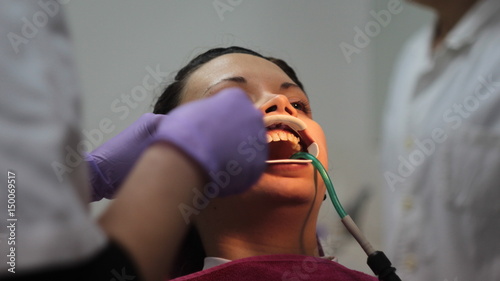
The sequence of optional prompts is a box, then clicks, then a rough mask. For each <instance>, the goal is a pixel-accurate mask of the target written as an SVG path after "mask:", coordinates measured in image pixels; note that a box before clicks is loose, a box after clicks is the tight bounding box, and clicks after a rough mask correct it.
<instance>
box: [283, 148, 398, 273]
mask: <svg viewBox="0 0 500 281" xmlns="http://www.w3.org/2000/svg"><path fill="white" fill-rule="evenodd" d="M290 158H291V159H307V160H312V164H313V166H314V168H315V169H316V170H317V171H318V172H319V174H320V175H321V178H323V181H324V182H325V185H326V190H327V191H328V195H329V196H330V200H331V201H332V203H333V206H334V207H335V210H336V211H337V213H338V214H339V216H340V219H341V221H342V223H343V224H344V226H345V227H346V228H347V230H348V231H349V233H351V235H352V236H353V237H354V239H356V241H358V243H359V245H360V246H361V248H363V250H364V251H365V253H366V254H367V255H368V259H367V264H368V266H369V267H370V268H371V269H372V271H373V273H375V275H377V277H378V279H379V280H382V281H401V279H400V278H399V277H398V275H397V274H396V268H394V267H393V266H392V264H391V262H390V261H389V259H388V258H387V256H386V255H385V254H384V252H382V251H376V250H375V249H374V248H373V246H372V245H371V244H370V242H368V240H367V239H366V237H365V236H364V235H363V233H362V232H361V230H360V229H359V228H358V226H357V225H356V223H354V221H353V220H352V219H351V217H350V216H349V215H348V214H347V212H346V211H345V210H344V208H343V207H342V204H340V201H339V199H338V197H337V194H336V193H335V188H334V187H333V183H332V181H331V179H330V176H329V175H328V173H327V172H326V169H325V167H323V164H321V162H320V161H319V160H318V159H317V158H316V157H314V156H313V155H311V154H309V153H307V152H297V153H295V154H294V155H292V157H290Z"/></svg>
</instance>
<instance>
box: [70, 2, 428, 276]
mask: <svg viewBox="0 0 500 281" xmlns="http://www.w3.org/2000/svg"><path fill="white" fill-rule="evenodd" d="M389 2H399V1H396V0H376V1H362V0H350V1H328V0H323V1H319V0H318V1H307V0H288V1H287V0H279V1H278V0H275V1H255V0H215V1H214V0H209V1H194V0H182V1H181V0H177V1H174V0H171V1H167V0H148V1H134V0H108V1H97V0H86V1H70V2H69V3H67V4H65V6H66V10H67V16H68V21H69V23H70V28H71V31H72V34H73V38H74V42H75V49H76V55H77V64H78V68H79V71H80V76H81V82H82V88H83V91H84V93H85V95H84V97H85V98H84V115H85V118H84V124H83V127H84V129H85V130H86V131H91V130H96V129H98V128H99V122H100V121H101V120H103V119H106V118H107V119H110V120H111V122H112V123H113V125H114V126H116V127H115V129H114V130H113V131H112V132H110V133H104V134H103V140H102V141H98V142H97V143H102V142H103V141H104V140H107V139H109V138H110V137H112V136H114V135H116V134H117V133H118V132H119V131H121V130H122V129H124V128H125V127H126V126H128V125H129V124H131V123H132V122H133V121H134V120H136V119H137V118H138V117H139V116H140V115H141V114H142V113H145V112H149V111H151V104H152V100H153V99H154V98H155V97H157V95H158V94H159V93H158V91H151V92H150V93H148V95H143V96H141V95H137V94H136V97H135V100H134V97H133V96H132V93H134V92H135V91H136V90H137V89H135V87H137V86H140V85H142V83H143V82H142V81H143V79H144V78H145V77H146V76H148V75H149V72H148V70H147V69H148V68H151V69H157V68H158V69H159V70H160V71H161V72H165V73H169V74H170V73H173V72H175V71H176V70H178V69H180V68H181V67H182V66H183V65H184V64H185V63H187V62H188V61H189V60H190V59H191V58H192V57H193V56H194V55H196V54H198V53H200V52H203V51H205V50H207V49H209V48H212V47H217V46H229V45H240V46H244V47H248V48H251V49H254V50H256V51H259V52H261V53H263V54H264V55H272V56H276V57H280V58H282V59H284V60H286V61H287V62H288V63H289V64H291V65H292V67H294V68H295V70H296V71H297V73H298V76H299V79H301V80H302V82H303V83H304V85H305V87H306V90H307V92H308V93H309V96H310V99H311V103H312V108H313V115H314V117H315V119H316V120H317V121H318V122H319V123H320V124H321V125H322V126H323V129H324V131H325V132H326V135H327V138H328V141H329V142H328V146H329V155H330V157H329V158H330V174H331V175H332V176H333V180H334V184H335V186H336V190H337V193H338V195H339V196H340V199H341V201H342V202H343V204H344V205H345V207H348V206H349V205H351V204H350V203H353V202H354V201H353V200H354V198H355V197H356V195H357V194H359V192H360V191H361V190H362V188H363V187H366V188H367V189H368V190H369V191H370V192H369V193H370V196H369V197H368V200H367V201H366V202H365V203H366V206H365V207H363V208H362V209H360V211H361V213H360V214H361V215H360V217H358V218H357V221H358V224H359V226H360V227H361V228H362V229H364V231H365V234H366V235H367V236H368V237H369V238H370V240H371V241H372V243H373V244H374V245H375V246H376V248H381V247H382V245H381V244H380V240H381V239H380V235H381V230H380V229H379V225H380V215H379V212H378V210H379V208H380V206H379V205H380V203H379V198H378V196H377V195H378V193H379V192H378V189H379V188H380V185H379V183H378V178H379V172H378V170H377V158H376V157H377V137H378V127H379V118H380V112H381V110H382V105H383V99H384V97H385V91H386V87H387V80H388V79H389V73H390V71H391V65H392V63H393V60H394V58H395V56H396V54H397V51H398V49H399V48H400V46H401V43H402V41H403V40H404V39H406V38H407V37H408V36H409V35H410V34H411V33H412V31H413V30H415V29H416V28H417V27H418V26H419V25H420V24H421V22H423V21H424V20H427V17H428V15H427V14H423V13H422V12H421V11H418V10H416V9H415V8H410V7H407V5H406V4H404V6H403V10H402V12H401V13H398V14H395V15H392V17H391V19H390V20H389V22H388V24H387V26H381V25H380V27H381V28H380V31H379V32H378V33H376V34H375V35H373V37H369V43H368V44H367V45H366V46H364V47H363V48H359V53H355V54H353V55H352V56H350V58H349V59H350V60H351V61H350V63H349V62H348V59H346V57H345V56H344V54H343V53H342V50H341V48H340V44H341V43H342V42H345V43H348V44H351V45H353V46H356V45H355V42H354V38H355V35H356V31H355V27H359V28H360V29H362V30H363V29H364V28H365V27H366V25H367V24H369V23H370V22H372V21H374V18H373V16H372V15H371V14H370V11H374V12H379V11H381V10H387V4H388V3H389ZM216 4H217V5H219V6H220V7H222V6H223V5H226V6H225V7H226V8H228V9H227V10H226V11H224V12H221V11H219V12H218V11H217V9H216V8H215V6H214V5H216ZM396 4H397V3H396ZM375 31H376V30H375ZM165 78H166V79H167V80H168V78H169V76H168V75H165ZM151 81H153V80H151ZM161 84H162V83H158V86H157V88H158V90H159V91H160V90H161ZM127 96H128V97H129V98H130V100H129V101H128V104H127V101H126V99H127ZM126 109H127V110H129V111H126ZM97 143H96V144H97ZM325 203H326V204H325V208H324V210H323V212H322V215H321V218H320V220H321V222H322V224H323V225H325V227H326V228H327V229H328V231H329V232H330V233H331V235H330V236H329V238H328V239H327V241H326V250H327V251H328V253H329V254H333V255H336V256H338V257H339V260H340V262H341V263H342V264H344V265H346V266H348V267H350V268H353V269H357V270H360V271H365V272H369V273H371V271H370V269H369V268H368V267H367V266H366V265H365V256H364V253H363V252H362V250H361V248H359V246H358V245H357V244H356V243H355V242H354V241H353V239H351V238H350V237H348V236H346V235H345V233H344V231H343V228H342V225H341V224H339V223H338V222H337V221H338V217H337V215H336V213H335V212H334V211H332V208H331V207H330V203H329V202H328V201H325ZM105 206H106V203H105V202H104V203H103V202H99V203H94V204H93V206H92V207H93V211H94V213H95V214H98V213H99V212H101V211H102V209H103V208H105Z"/></svg>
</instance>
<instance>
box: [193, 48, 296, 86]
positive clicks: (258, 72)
mask: <svg viewBox="0 0 500 281" xmlns="http://www.w3.org/2000/svg"><path fill="white" fill-rule="evenodd" d="M226 75H227V76H231V75H233V76H247V77H248V78H252V77H253V76H255V77H260V76H268V75H273V76H275V77H276V78H278V77H281V78H282V79H287V80H291V79H290V78H289V77H288V75H287V74H286V73H285V72H284V71H283V70H282V69H281V68H279V66H277V65H276V64H274V63H273V62H270V61H268V60H266V59H264V58H260V57H257V56H253V55H249V54H227V55H223V56H220V57H217V58H215V59H213V60H211V61H209V62H207V63H206V64H204V65H203V66H202V67H200V68H199V69H198V70H196V71H195V72H194V73H193V74H192V77H194V76H196V78H197V79H199V78H201V77H205V78H208V79H207V80H211V79H217V78H221V76H226Z"/></svg>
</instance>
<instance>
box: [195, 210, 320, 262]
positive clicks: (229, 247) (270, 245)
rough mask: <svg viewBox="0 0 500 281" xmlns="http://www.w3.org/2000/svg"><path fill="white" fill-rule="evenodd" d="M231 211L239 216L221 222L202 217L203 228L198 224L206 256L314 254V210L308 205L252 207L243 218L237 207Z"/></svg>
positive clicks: (232, 257) (233, 258) (243, 256)
mask: <svg viewBox="0 0 500 281" xmlns="http://www.w3.org/2000/svg"><path fill="white" fill-rule="evenodd" d="M317 209H319V208H317ZM234 213H235V214H236V213H239V214H240V215H237V216H234V217H231V216H226V217H225V219H224V221H210V220H208V221H207V220H205V221H204V225H205V226H206V227H203V226H201V228H200V227H199V228H200V229H201V231H200V235H201V237H202V240H203V244H204V245H205V248H206V249H205V250H206V253H207V256H215V257H221V258H225V259H229V260H235V259H241V258H245V257H251V256H257V255H272V254H301V255H308V256H318V249H317V246H318V245H317V238H316V218H317V213H318V210H311V206H310V205H308V206H280V207H275V208H273V209H266V208H260V207H253V208H251V209H247V210H246V213H247V214H248V216H246V217H244V218H242V217H241V212H239V211H238V210H235V212H234ZM207 229H208V231H207ZM210 230H214V231H210Z"/></svg>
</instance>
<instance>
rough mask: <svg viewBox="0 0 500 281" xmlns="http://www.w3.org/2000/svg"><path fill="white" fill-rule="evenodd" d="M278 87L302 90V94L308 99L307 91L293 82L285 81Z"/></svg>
mask: <svg viewBox="0 0 500 281" xmlns="http://www.w3.org/2000/svg"><path fill="white" fill-rule="evenodd" d="M280 88H281V89H283V90H286V89H289V88H297V89H299V90H300V91H301V92H303V93H304V95H306V98H307V99H309V96H308V95H307V93H306V92H305V91H304V90H303V89H302V88H301V87H300V86H299V85H297V84H295V83H291V82H285V83H283V84H281V86H280Z"/></svg>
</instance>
